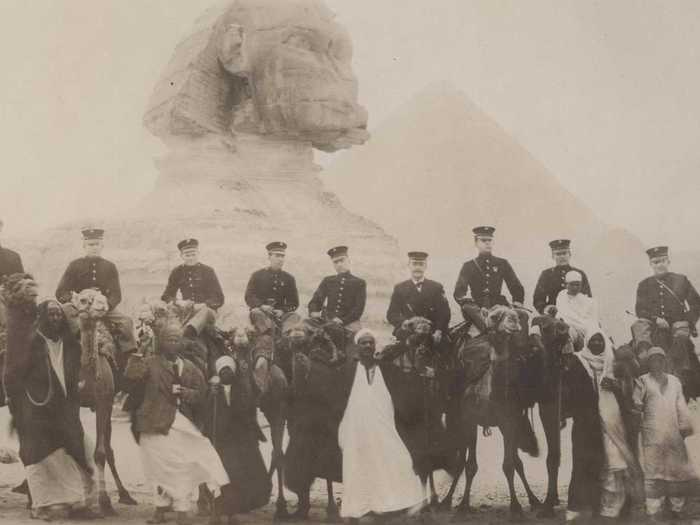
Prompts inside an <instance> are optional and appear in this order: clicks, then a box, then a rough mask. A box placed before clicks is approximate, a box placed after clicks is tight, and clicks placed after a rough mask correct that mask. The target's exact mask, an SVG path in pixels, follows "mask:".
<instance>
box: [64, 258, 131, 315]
mask: <svg viewBox="0 0 700 525" xmlns="http://www.w3.org/2000/svg"><path fill="white" fill-rule="evenodd" d="M87 288H96V289H98V290H99V291H100V292H101V293H102V295H104V296H105V297H106V298H107V302H108V303H109V309H110V310H113V309H114V308H116V307H117V305H118V304H119V303H120V302H121V301H122V289H121V286H120V285H119V272H118V271H117V267H116V266H115V265H114V263H113V262H110V261H108V260H106V259H103V258H102V257H81V258H80V259H76V260H74V261H73V262H71V263H70V264H69V265H68V268H66V271H65V272H64V274H63V277H61V281H60V282H59V283H58V287H57V288H56V299H58V300H59V301H60V302H62V303H67V302H69V301H70V300H71V294H72V292H75V293H80V292H82V291H83V290H85V289H87Z"/></svg>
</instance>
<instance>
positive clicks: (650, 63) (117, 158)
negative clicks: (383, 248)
mask: <svg viewBox="0 0 700 525" xmlns="http://www.w3.org/2000/svg"><path fill="white" fill-rule="evenodd" d="M211 3H213V2H207V1H197V2H195V1H184V0H182V1H174V0H145V1H138V2H137V1H129V2H125V1H123V0H114V1H107V0H99V1H94V0H71V1H32V2H25V1H20V0H2V2H0V9H1V10H2V13H1V14H2V16H0V38H1V39H2V45H0V58H1V63H2V66H3V72H4V74H3V82H2V83H0V100H2V114H1V116H2V127H1V128H0V140H1V141H2V144H3V155H2V160H1V161H0V162H1V163H2V169H1V170H0V179H1V182H2V186H1V187H2V190H1V191H0V209H1V210H2V215H3V216H4V217H5V220H6V223H7V226H6V230H7V231H6V234H7V235H10V236H16V235H18V234H21V233H22V232H24V231H26V230H30V229H38V228H41V227H44V226H46V225H48V224H49V223H55V222H56V221H63V220H66V219H70V218H74V217H79V216H82V215H85V214H86V213H88V214H91V213H95V212H97V211H98V210H100V211H101V210H106V211H112V210H115V209H116V208H118V207H120V206H124V205H125V202H127V201H133V200H134V198H135V197H137V196H139V195H142V194H144V193H145V192H146V191H147V190H148V189H149V188H150V185H151V183H152V181H153V180H154V178H155V169H154V167H153V164H152V158H153V155H154V154H156V153H158V152H159V151H160V145H159V144H158V143H157V141H156V140H155V139H153V138H152V137H151V136H150V135H149V134H148V133H147V132H146V131H145V130H144V129H143V128H142V126H141V115H142V112H143V108H144V106H145V103H146V100H147V97H148V96H149V94H150V90H151V87H152V86H153V85H154V83H155V80H156V78H157V77H158V75H159V74H160V72H161V69H162V67H163V65H164V64H165V63H166V62H167V60H168V58H169V56H170V54H171V52H172V49H173V46H174V45H175V43H176V42H177V41H178V39H179V38H181V36H182V35H183V34H185V32H186V31H187V30H188V29H189V27H190V26H191V24H192V21H193V20H194V19H195V18H196V16H198V15H199V14H200V13H201V12H202V11H203V9H204V8H206V7H207V6H208V5H210V4H211ZM328 4H329V6H330V7H331V8H333V9H334V10H335V11H336V12H337V13H338V16H339V18H340V20H341V22H342V23H343V24H344V25H346V26H347V28H348V29H349V31H350V34H351V35H352V38H353V41H354V45H355V59H354V66H355V71H356V74H357V76H358V79H359V82H360V101H361V102H362V103H363V104H364V105H365V106H366V107H367V109H368V110H369V114H370V127H371V128H374V127H375V126H376V125H377V124H378V123H380V122H382V121H383V120H384V119H386V118H387V117H388V116H390V115H391V114H392V112H393V111H394V110H395V109H396V108H398V107H400V105H401V104H402V103H404V102H406V101H407V100H409V99H410V98H411V97H412V96H413V95H414V94H415V93H416V92H418V91H420V90H421V89H422V88H423V87H424V86H425V85H426V84H428V83H430V82H432V81H435V80H441V79H447V80H451V81H452V82H453V83H454V85H455V86H457V87H458V88H460V89H462V90H463V91H464V92H465V93H466V94H467V95H468V96H469V97H471V99H472V100H473V101H474V102H475V103H476V104H477V105H478V106H480V107H481V109H483V110H485V111H486V112H487V113H488V114H490V115H491V116H492V117H493V118H494V119H495V120H496V121H498V122H499V123H500V124H501V125H502V126H503V127H504V128H505V129H506V130H507V131H509V132H510V133H511V134H513V135H514V136H515V138H517V139H518V140H519V141H520V143H521V144H522V145H524V146H525V147H526V148H527V149H528V150H529V151H530V152H531V153H532V154H533V155H534V156H535V157H536V158H538V159H539V160H540V161H541V162H543V163H544V164H545V166H546V167H547V168H549V169H550V171H552V172H553V173H554V174H555V175H556V176H557V177H558V178H559V179H560V180H561V182H562V183H563V184H564V185H565V187H567V188H568V189H570V190H571V191H572V192H573V193H575V194H576V195H577V196H578V197H580V198H581V199H582V200H583V201H584V202H585V203H586V204H588V205H589V206H590V207H592V208H593V210H594V211H595V212H597V214H598V215H599V216H601V217H602V218H603V219H604V220H605V221H606V222H610V223H613V224H618V225H621V226H624V227H626V228H629V229H630V230H631V231H632V232H633V233H634V234H636V235H637V236H639V237H640V238H641V239H642V240H643V241H644V242H646V243H656V242H669V243H671V244H672V245H676V246H678V247H683V248H684V249H692V248H694V243H695V238H696V235H695V233H696V224H697V223H698V220H697V219H698V212H697V211H696V210H697V206H696V202H697V200H698V197H699V196H700V188H699V184H698V179H697V173H696V172H697V169H698V165H699V164H700V149H699V148H697V137H698V136H699V133H698V127H699V126H700V104H698V100H697V97H698V95H697V94H698V93H700V74H699V73H698V68H697V63H698V56H699V54H700V33H699V32H698V31H697V26H698V23H699V22H700V4H698V3H696V2H690V1H689V2H683V1H674V2H634V1H618V2H580V1H579V2H573V1H572V2H567V1H529V2H521V1H512V2H507V1H491V0H489V1H468V2H465V1H462V0H455V1H447V0H440V1H437V2H425V1H421V2H416V1H406V0H402V1H389V0H372V1H345V0H330V1H328ZM319 157H320V159H319V160H320V161H321V162H322V163H323V164H324V165H327V164H329V163H331V162H332V161H333V157H329V156H319ZM436 183H438V184H439V183H440V181H436ZM340 196H341V198H342V194H341V195H340ZM446 241H448V240H447V239H446Z"/></svg>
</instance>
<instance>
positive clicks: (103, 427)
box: [94, 400, 116, 516]
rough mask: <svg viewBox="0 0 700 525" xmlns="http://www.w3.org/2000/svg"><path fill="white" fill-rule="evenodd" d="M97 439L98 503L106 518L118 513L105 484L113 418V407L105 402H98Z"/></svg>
mask: <svg viewBox="0 0 700 525" xmlns="http://www.w3.org/2000/svg"><path fill="white" fill-rule="evenodd" d="M96 413H97V414H96V416H97V417H96V419H97V439H96V444H95V455H94V458H95V465H96V466H97V487H98V490H99V496H98V502H99V504H100V510H101V511H102V514H103V515H105V516H114V515H116V512H115V511H114V508H113V507H112V502H111V501H110V499H109V495H108V494H107V484H106V482H105V463H106V460H107V444H106V438H107V426H108V425H109V420H110V418H111V416H112V406H111V405H110V404H108V403H105V402H104V400H98V402H97V411H96Z"/></svg>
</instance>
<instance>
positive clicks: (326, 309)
mask: <svg viewBox="0 0 700 525" xmlns="http://www.w3.org/2000/svg"><path fill="white" fill-rule="evenodd" d="M327 253H328V256H329V257H330V258H331V261H332V262H333V267H334V268H335V272H336V274H335V275H330V276H328V277H324V279H323V280H322V281H321V284H319V286H318V288H317V289H316V292H314V295H313V297H312V298H311V301H309V317H311V318H312V319H317V320H322V321H326V322H330V323H333V330H332V333H333V335H334V336H335V337H334V340H335V342H336V344H337V345H339V346H343V347H345V346H346V345H345V343H346V342H347V339H348V337H349V338H350V340H352V337H354V334H356V333H357V331H358V330H359V329H360V318H361V317H362V313H363V312H364V311H365V302H366V301H367V283H365V281H364V279H360V278H359V277H357V276H355V275H353V274H352V272H351V271H350V256H349V254H348V247H347V246H336V247H335V248H331V249H330V250H328V252H327Z"/></svg>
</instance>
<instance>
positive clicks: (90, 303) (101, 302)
mask: <svg viewBox="0 0 700 525" xmlns="http://www.w3.org/2000/svg"><path fill="white" fill-rule="evenodd" d="M71 302H72V303H73V306H74V307H75V309H76V310H78V316H79V318H80V320H87V319H99V318H101V317H104V316H105V314H106V313H107V312H108V311H109V303H108V302H107V298H106V297H105V296H104V295H102V292H100V291H99V290H94V289H92V288H86V289H85V290H83V291H82V292H80V293H78V294H76V293H74V294H73V298H72V301H71Z"/></svg>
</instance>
